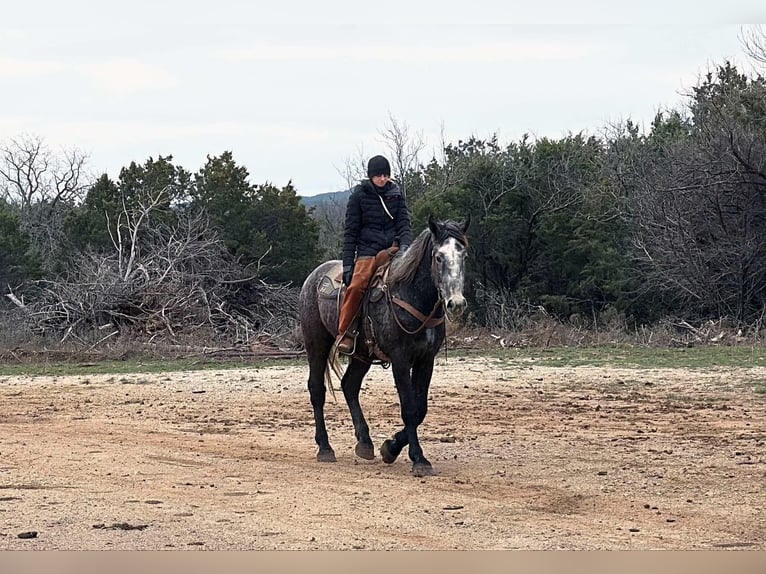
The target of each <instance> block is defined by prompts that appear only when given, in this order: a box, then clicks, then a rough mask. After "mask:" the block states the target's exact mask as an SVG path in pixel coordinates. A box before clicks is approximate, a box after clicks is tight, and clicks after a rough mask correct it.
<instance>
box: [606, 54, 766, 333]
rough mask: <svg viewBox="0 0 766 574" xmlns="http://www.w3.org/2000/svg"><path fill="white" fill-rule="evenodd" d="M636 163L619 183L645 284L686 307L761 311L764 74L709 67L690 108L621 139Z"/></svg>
mask: <svg viewBox="0 0 766 574" xmlns="http://www.w3.org/2000/svg"><path fill="white" fill-rule="evenodd" d="M622 144H623V145H624V147H625V149H631V150H632V151H631V153H632V154H633V156H634V157H636V158H637V160H636V161H635V162H634V164H633V165H635V166H636V167H637V169H636V170H635V171H634V172H633V173H632V174H631V175H630V176H629V177H627V178H624V179H623V180H622V181H621V182H619V184H618V185H620V186H622V193H623V194H624V198H625V201H626V208H627V214H628V215H629V224H630V225H631V226H632V233H633V240H634V244H635V246H636V248H637V251H636V252H635V254H636V256H637V258H638V260H639V262H640V264H641V266H642V268H643V269H644V271H645V273H646V279H647V285H649V286H650V287H651V288H652V289H653V290H655V292H659V293H663V294H664V297H665V298H666V300H667V301H668V303H669V304H672V305H673V307H674V308H675V309H676V310H677V311H678V312H680V313H683V314H685V315H686V316H687V317H690V318H694V319H699V318H705V317H722V316H729V317H732V318H734V319H735V320H736V321H738V322H740V323H747V322H750V321H753V320H756V319H759V318H760V316H761V314H762V309H763V306H764V304H766V239H765V237H766V194H765V193H764V191H766V83H765V82H764V79H763V78H760V77H758V78H755V79H750V78H748V77H747V76H745V75H744V74H741V73H740V72H739V71H738V70H737V69H736V68H735V67H734V66H733V65H732V64H730V63H728V62H727V63H725V64H724V65H722V66H719V67H718V68H717V70H716V71H715V72H710V73H708V74H707V75H706V77H705V78H704V80H703V81H702V82H700V84H699V85H698V86H696V87H695V88H694V89H693V90H692V93H691V94H690V97H689V102H688V110H687V114H686V115H685V116H684V115H683V114H681V113H677V112H676V113H671V114H669V115H667V116H664V115H662V114H658V116H657V118H656V119H655V122H654V123H653V125H652V131H651V133H650V134H649V135H648V136H645V137H633V138H632V140H631V141H630V142H629V143H626V142H622Z"/></svg>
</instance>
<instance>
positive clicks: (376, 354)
mask: <svg viewBox="0 0 766 574" xmlns="http://www.w3.org/2000/svg"><path fill="white" fill-rule="evenodd" d="M390 265H391V262H390V261H389V262H387V263H384V264H382V265H381V266H379V267H378V268H377V269H376V270H375V273H373V275H372V277H371V278H370V282H369V284H368V285H367V290H366V291H365V294H364V298H363V299H362V304H361V305H360V306H359V312H358V313H357V318H356V320H355V323H356V324H357V328H356V329H355V330H356V331H357V332H359V326H358V325H359V322H361V324H362V331H363V333H364V345H357V348H356V350H355V352H354V355H353V356H354V357H356V358H358V359H361V360H363V361H367V362H370V363H371V364H380V365H383V366H384V367H387V366H389V365H390V363H391V359H390V358H389V357H388V355H386V354H385V353H383V351H381V350H380V349H379V348H378V345H377V342H376V341H375V332H374V330H373V327H372V321H371V320H370V319H369V305H370V304H371V303H377V302H378V301H380V300H381V299H382V298H383V295H384V294H385V289H384V286H385V282H386V276H387V274H388V268H389V266H390ZM345 293H346V286H345V285H344V284H343V268H342V267H341V266H337V267H335V268H333V269H331V270H330V271H329V272H327V273H325V274H324V275H323V276H322V277H321V278H320V279H319V284H318V285H317V295H318V296H319V297H321V298H323V299H334V300H335V301H336V309H337V311H338V313H339V312H340V307H341V305H342V304H343V296H344V295H345Z"/></svg>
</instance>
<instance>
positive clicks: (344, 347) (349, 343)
mask: <svg viewBox="0 0 766 574" xmlns="http://www.w3.org/2000/svg"><path fill="white" fill-rule="evenodd" d="M337 349H338V352H339V353H341V354H343V355H353V354H354V352H355V351H356V335H349V334H346V335H343V337H342V338H341V340H340V341H339V342H338V345H337Z"/></svg>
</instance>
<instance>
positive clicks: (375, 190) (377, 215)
mask: <svg viewBox="0 0 766 574" xmlns="http://www.w3.org/2000/svg"><path fill="white" fill-rule="evenodd" d="M367 177H369V179H365V180H362V182H361V183H359V184H358V185H356V186H355V187H354V189H353V190H352V191H351V196H350V197H349V198H348V204H347V206H346V223H345V227H344V232H343V283H344V284H345V285H346V295H345V297H344V299H343V305H342V307H341V309H340V317H339V319H338V338H337V341H338V350H339V351H340V352H341V353H344V354H350V353H353V351H354V340H355V337H356V333H354V332H351V331H349V328H350V327H351V325H352V323H353V322H354V319H356V315H357V313H358V311H359V305H360V304H361V302H362V298H363V297H364V293H365V291H366V290H367V285H368V284H369V282H370V279H371V278H372V275H373V273H375V269H376V268H377V267H378V266H379V265H381V264H382V263H385V262H387V261H388V260H389V259H390V257H391V256H393V255H394V254H395V253H396V252H397V251H400V250H401V251H402V252H404V251H406V250H407V248H408V247H409V246H410V243H412V225H411V223H410V212H409V209H408V208H407V203H406V202H405V199H404V195H403V194H402V190H401V189H400V187H399V185H397V184H396V183H395V182H394V181H393V180H392V179H391V165H390V164H389V163H388V160H387V159H386V158H385V157H383V156H382V155H376V156H374V157H372V158H370V160H369V162H368V163H367ZM376 256H377V257H376Z"/></svg>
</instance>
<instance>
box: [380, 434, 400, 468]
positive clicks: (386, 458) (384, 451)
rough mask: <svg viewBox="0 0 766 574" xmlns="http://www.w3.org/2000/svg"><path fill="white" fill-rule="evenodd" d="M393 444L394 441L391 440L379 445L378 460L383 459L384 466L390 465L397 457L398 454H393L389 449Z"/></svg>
mask: <svg viewBox="0 0 766 574" xmlns="http://www.w3.org/2000/svg"><path fill="white" fill-rule="evenodd" d="M393 444H394V441H392V440H391V439H389V440H386V441H383V444H382V445H380V458H382V459H383V462H385V463H386V464H391V463H392V462H394V461H395V460H396V457H397V456H399V452H394V451H393V450H392V449H391V446H392V445H393Z"/></svg>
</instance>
